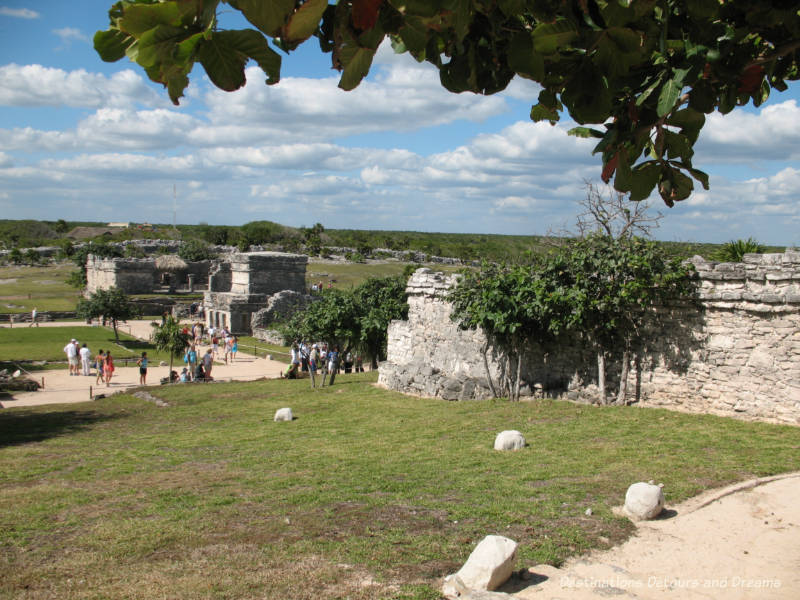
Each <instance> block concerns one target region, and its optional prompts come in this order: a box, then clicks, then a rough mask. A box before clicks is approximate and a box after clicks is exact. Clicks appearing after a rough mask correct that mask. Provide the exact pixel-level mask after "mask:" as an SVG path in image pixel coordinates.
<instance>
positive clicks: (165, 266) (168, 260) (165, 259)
mask: <svg viewBox="0 0 800 600" xmlns="http://www.w3.org/2000/svg"><path fill="white" fill-rule="evenodd" d="M188 266H189V265H187V264H186V261H184V260H183V259H182V258H181V257H180V256H175V255H174V254H162V255H161V256H159V257H158V258H156V269H158V270H159V271H167V272H170V273H175V272H177V271H183V270H184V269H186V268H187V267H188Z"/></svg>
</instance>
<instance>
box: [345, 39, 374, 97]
mask: <svg viewBox="0 0 800 600" xmlns="http://www.w3.org/2000/svg"><path fill="white" fill-rule="evenodd" d="M347 54H348V55H349V56H348V58H347V62H346V64H345V66H344V71H343V72H342V77H341V78H340V79H339V87H340V88H342V89H343V90H347V91H349V90H352V89H354V88H356V87H357V86H358V84H359V83H361V80H362V79H364V77H366V76H367V73H369V68H370V66H371V65H372V58H373V57H374V56H375V50H373V49H372V48H360V47H359V48H355V49H354V51H352V52H348V53H347ZM343 62H344V61H343Z"/></svg>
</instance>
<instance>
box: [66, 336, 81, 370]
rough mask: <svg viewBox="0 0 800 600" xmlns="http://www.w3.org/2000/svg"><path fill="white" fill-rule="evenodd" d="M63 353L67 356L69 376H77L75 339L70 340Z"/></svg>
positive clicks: (76, 342)
mask: <svg viewBox="0 0 800 600" xmlns="http://www.w3.org/2000/svg"><path fill="white" fill-rule="evenodd" d="M64 352H65V353H66V355H67V362H68V363H69V374H70V375H79V373H78V341H77V340H76V339H75V338H72V340H70V342H69V344H67V345H66V346H64Z"/></svg>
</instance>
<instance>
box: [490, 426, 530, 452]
mask: <svg viewBox="0 0 800 600" xmlns="http://www.w3.org/2000/svg"><path fill="white" fill-rule="evenodd" d="M524 447H525V436H523V435H522V434H521V433H520V432H519V431H517V430H516V429H510V430H508V431H501V432H500V433H498V434H497V437H496V438H494V449H495V450H519V449H520V448H524Z"/></svg>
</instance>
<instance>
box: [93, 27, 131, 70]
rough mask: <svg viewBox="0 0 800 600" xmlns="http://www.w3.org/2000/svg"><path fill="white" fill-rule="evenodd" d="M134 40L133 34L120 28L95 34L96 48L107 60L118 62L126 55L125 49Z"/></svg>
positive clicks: (102, 57)
mask: <svg viewBox="0 0 800 600" xmlns="http://www.w3.org/2000/svg"><path fill="white" fill-rule="evenodd" d="M134 41H136V40H135V39H134V38H133V37H132V36H131V35H129V34H127V33H125V32H124V31H119V30H118V29H109V30H108V31H98V32H97V33H95V34H94V49H95V50H96V51H97V53H98V54H99V55H100V58H101V59H103V60H104V61H105V62H116V61H118V60H120V59H121V58H122V57H124V56H125V51H126V50H127V49H128V46H130V45H131V44H132V43H133V42H134Z"/></svg>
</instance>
